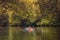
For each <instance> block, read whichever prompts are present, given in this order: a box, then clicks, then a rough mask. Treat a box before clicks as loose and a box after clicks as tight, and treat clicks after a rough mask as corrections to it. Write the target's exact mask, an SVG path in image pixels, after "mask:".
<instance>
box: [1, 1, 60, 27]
mask: <svg viewBox="0 0 60 40" xmlns="http://www.w3.org/2000/svg"><path fill="white" fill-rule="evenodd" d="M59 4H60V1H59V0H0V27H1V26H14V27H21V26H60V22H59V20H60V12H59V11H60V6H59Z"/></svg>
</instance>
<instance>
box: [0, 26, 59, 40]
mask: <svg viewBox="0 0 60 40" xmlns="http://www.w3.org/2000/svg"><path fill="white" fill-rule="evenodd" d="M59 29H60V28H59ZM58 34H59V30H58V27H37V28H35V30H34V32H32V33H29V32H23V31H22V29H21V28H20V27H9V28H5V27H3V28H1V27H0V40H59V39H58Z"/></svg>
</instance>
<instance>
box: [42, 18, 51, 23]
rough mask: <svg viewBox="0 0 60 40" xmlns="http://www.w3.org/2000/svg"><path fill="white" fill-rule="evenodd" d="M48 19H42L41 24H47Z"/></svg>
mask: <svg viewBox="0 0 60 40" xmlns="http://www.w3.org/2000/svg"><path fill="white" fill-rule="evenodd" d="M49 22H50V21H49V20H48V19H42V20H41V24H48V23H49Z"/></svg>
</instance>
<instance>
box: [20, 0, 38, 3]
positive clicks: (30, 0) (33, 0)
mask: <svg viewBox="0 0 60 40" xmlns="http://www.w3.org/2000/svg"><path fill="white" fill-rule="evenodd" d="M19 1H21V2H28V3H29V2H30V3H32V2H36V1H37V0H19Z"/></svg>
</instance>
